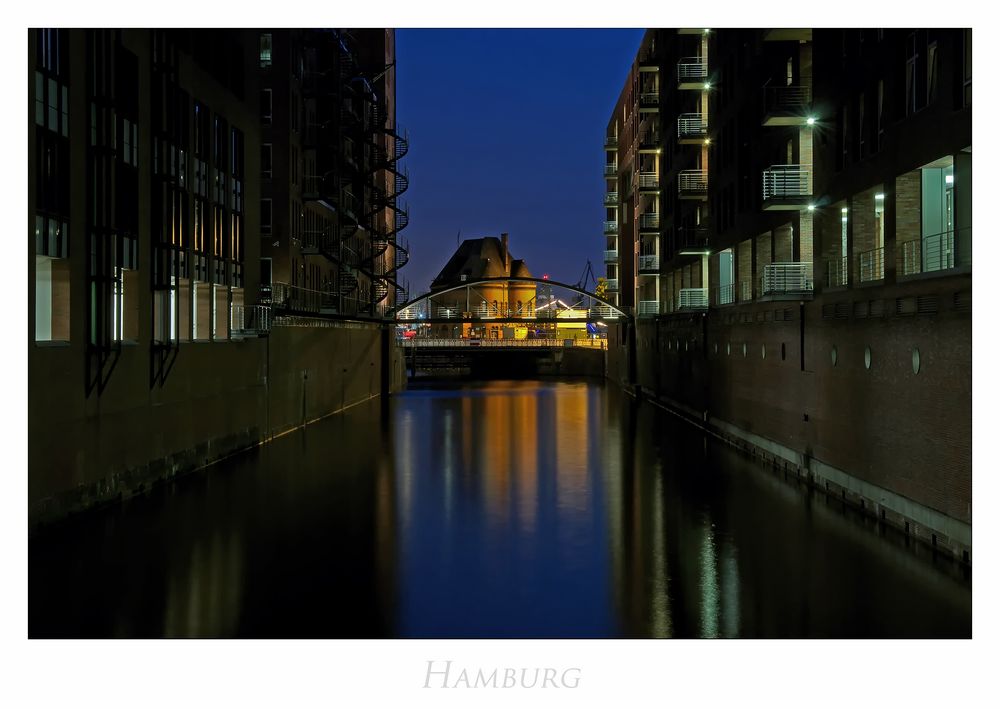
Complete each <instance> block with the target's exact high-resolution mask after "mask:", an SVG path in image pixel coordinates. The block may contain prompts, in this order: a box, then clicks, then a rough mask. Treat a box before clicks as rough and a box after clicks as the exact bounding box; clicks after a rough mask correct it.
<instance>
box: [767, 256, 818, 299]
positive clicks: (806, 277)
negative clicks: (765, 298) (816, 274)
mask: <svg viewBox="0 0 1000 709" xmlns="http://www.w3.org/2000/svg"><path fill="white" fill-rule="evenodd" d="M812 291H813V278H812V264H811V263H805V262H802V261H795V262H791V263H769V264H767V265H765V266H764V275H762V276H761V278H760V293H761V295H781V294H785V293H796V294H802V293H812Z"/></svg>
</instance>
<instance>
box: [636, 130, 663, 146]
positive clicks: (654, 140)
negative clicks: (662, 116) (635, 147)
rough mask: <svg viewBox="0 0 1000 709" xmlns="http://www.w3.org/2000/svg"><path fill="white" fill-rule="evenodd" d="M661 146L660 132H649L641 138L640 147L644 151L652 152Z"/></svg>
mask: <svg viewBox="0 0 1000 709" xmlns="http://www.w3.org/2000/svg"><path fill="white" fill-rule="evenodd" d="M659 146H660V131H658V130H647V131H646V132H645V133H643V134H642V135H641V136H640V137H639V147H640V148H641V149H643V150H652V149H654V148H658V147H659Z"/></svg>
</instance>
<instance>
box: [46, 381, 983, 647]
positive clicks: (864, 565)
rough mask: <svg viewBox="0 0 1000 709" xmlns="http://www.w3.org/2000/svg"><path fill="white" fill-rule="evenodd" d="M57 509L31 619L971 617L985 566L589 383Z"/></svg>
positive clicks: (802, 624)
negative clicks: (968, 570) (973, 574)
mask: <svg viewBox="0 0 1000 709" xmlns="http://www.w3.org/2000/svg"><path fill="white" fill-rule="evenodd" d="M388 415H389V416H390V420H389V423H388V425H385V424H384V423H382V422H380V406H379V404H378V403H377V402H375V403H373V404H371V405H363V406H358V407H356V408H354V409H352V410H350V411H349V412H347V413H346V414H344V415H341V416H335V417H331V418H329V419H327V420H325V421H322V422H320V423H318V424H316V425H314V426H311V427H309V428H308V429H306V430H304V431H299V432H295V433H293V434H290V435H288V436H285V437H283V438H280V439H278V440H277V441H275V442H274V443H273V444H272V445H269V446H267V447H264V448H262V449H259V450H258V451H256V452H255V453H252V454H249V455H244V456H240V457H235V458H232V459H230V460H228V461H225V462H224V463H222V464H220V465H218V466H215V467H214V468H213V469H211V470H209V471H206V472H205V473H203V474H196V475H194V476H191V477H189V478H186V479H183V480H181V481H179V482H178V483H176V484H174V485H171V486H168V487H163V488H159V489H157V490H155V491H154V492H152V493H151V494H149V495H147V496H146V497H144V498H142V499H138V500H134V501H132V502H129V503H127V504H126V505H123V506H120V507H118V508H114V509H110V510H106V511H103V512H99V513H96V514H93V515H88V516H86V517H85V518H82V519H80V520H77V521H75V522H73V523H71V524H68V525H66V526H64V527H62V528H59V529H55V530H52V531H50V532H49V533H47V534H45V535H44V536H42V537H40V538H38V539H36V540H33V541H32V543H31V545H30V549H29V583H30V585H29V593H30V606H29V631H30V633H31V635H32V636H53V635H54V636H97V637H103V636H140V637H141V636H156V637H158V636H169V637H228V636H251V637H274V636H290V637H383V636H388V637H441V636H444V637H616V636H624V637H841V636H848V637H869V636H874V637H908V636H920V637H923V636H959V637H967V636H968V635H969V634H970V633H971V590H970V585H971V584H970V581H969V579H968V578H967V574H963V572H962V571H961V567H959V566H957V565H955V564H953V563H951V562H948V561H946V560H940V559H939V560H936V561H935V560H932V559H927V558H921V557H920V555H919V554H917V553H915V552H914V551H913V550H912V549H909V548H907V547H906V546H905V542H904V541H903V540H901V539H898V538H896V537H895V536H894V535H893V534H891V533H885V534H882V535H880V534H879V533H877V532H876V531H873V530H871V529H865V525H866V524H870V522H863V521H860V520H858V519H855V518H854V517H853V513H851V512H850V511H848V510H845V509H844V508H843V507H842V506H841V504H840V503H839V501H836V500H828V499H827V498H826V497H824V496H823V495H820V494H817V493H815V492H810V491H808V490H806V489H805V488H801V487H798V486H797V485H796V484H795V483H794V482H786V481H785V480H783V479H781V476H779V475H775V474H774V473H772V472H770V471H764V470H761V469H759V468H758V466H757V465H756V464H755V463H754V462H752V461H749V460H746V459H744V458H742V457H740V456H739V455H738V454H736V453H735V452H734V451H732V450H731V449H729V448H726V447H724V446H722V445H720V444H718V443H717V442H715V441H714V440H708V439H706V438H705V437H704V436H703V435H702V434H701V433H700V432H698V431H697V430H694V429H691V428H690V427H687V426H686V425H685V424H683V423H681V422H679V421H678V420H677V419H675V418H674V417H672V416H670V415H669V414H667V413H665V412H663V411H660V410H658V409H655V408H653V407H651V406H649V405H646V404H640V405H637V404H636V403H635V402H633V401H632V400H631V399H629V398H628V397H626V396H624V395H623V394H622V393H621V392H620V391H619V390H617V389H615V388H613V387H604V386H601V385H598V384H594V383H586V382H544V383H543V382H497V383H490V384H483V385H452V386H439V387H436V388H428V389H416V390H412V391H409V392H407V393H405V394H403V395H401V396H398V397H394V398H393V400H392V402H391V406H390V407H388Z"/></svg>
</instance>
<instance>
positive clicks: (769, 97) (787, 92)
mask: <svg viewBox="0 0 1000 709" xmlns="http://www.w3.org/2000/svg"><path fill="white" fill-rule="evenodd" d="M811 101H812V88H811V87H810V86H809V85H808V84H806V85H799V86H765V87H764V112H765V113H795V114H803V115H804V114H805V113H806V112H807V111H808V109H809V105H810V102H811Z"/></svg>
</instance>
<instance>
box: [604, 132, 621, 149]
mask: <svg viewBox="0 0 1000 709" xmlns="http://www.w3.org/2000/svg"><path fill="white" fill-rule="evenodd" d="M604 149H605V150H618V136H617V135H609V136H607V137H605V138H604Z"/></svg>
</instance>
